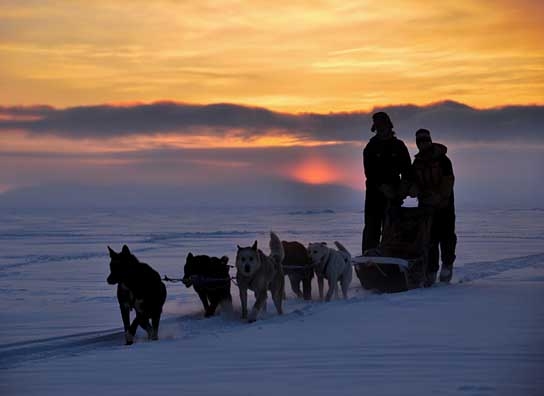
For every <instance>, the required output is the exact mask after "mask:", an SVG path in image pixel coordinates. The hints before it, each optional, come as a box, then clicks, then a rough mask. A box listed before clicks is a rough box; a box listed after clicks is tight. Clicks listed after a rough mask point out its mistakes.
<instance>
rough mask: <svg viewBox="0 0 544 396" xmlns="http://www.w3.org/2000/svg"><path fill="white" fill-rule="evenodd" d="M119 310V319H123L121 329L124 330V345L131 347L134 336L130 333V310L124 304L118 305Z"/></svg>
mask: <svg viewBox="0 0 544 396" xmlns="http://www.w3.org/2000/svg"><path fill="white" fill-rule="evenodd" d="M119 309H120V310H121V318H122V319H123V327H124V329H125V345H132V343H133V342H134V334H133V333H132V332H131V331H130V329H131V325H130V309H129V308H128V307H127V306H125V304H119ZM136 326H137V325H136Z"/></svg>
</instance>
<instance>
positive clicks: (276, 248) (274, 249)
mask: <svg viewBox="0 0 544 396" xmlns="http://www.w3.org/2000/svg"><path fill="white" fill-rule="evenodd" d="M270 257H272V258H273V259H274V261H275V262H276V264H278V265H281V263H282V262H283V259H284V258H285V250H283V244H282V243H281V241H280V238H278V236H277V235H276V234H275V233H273V232H270Z"/></svg>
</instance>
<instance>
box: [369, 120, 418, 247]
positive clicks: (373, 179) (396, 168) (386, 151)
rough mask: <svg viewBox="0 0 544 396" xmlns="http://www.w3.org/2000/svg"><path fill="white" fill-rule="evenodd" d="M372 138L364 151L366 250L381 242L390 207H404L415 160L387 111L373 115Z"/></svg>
mask: <svg viewBox="0 0 544 396" xmlns="http://www.w3.org/2000/svg"><path fill="white" fill-rule="evenodd" d="M372 120H373V122H374V123H373V125H372V128H371V131H372V132H376V136H374V137H372V138H371V139H370V141H369V142H368V144H367V145H366V147H365V149H364V151H363V164H364V168H365V176H366V195H365V226H364V229H363V242H362V251H363V253H364V252H365V251H366V250H368V249H373V248H376V247H377V246H378V244H379V243H380V238H381V234H382V225H383V222H384V219H385V212H386V209H387V208H388V207H390V206H400V205H401V204H402V200H403V198H404V197H405V196H406V193H405V192H404V193H403V191H401V190H402V188H401V177H402V179H403V180H404V179H406V180H408V179H410V176H409V174H410V172H411V160H410V154H409V153H408V149H407V148H406V146H405V144H404V143H403V142H402V140H400V139H397V138H396V137H395V132H393V123H392V122H391V119H390V118H389V116H388V115H387V114H386V113H384V112H381V111H380V112H377V113H375V114H373V115H372Z"/></svg>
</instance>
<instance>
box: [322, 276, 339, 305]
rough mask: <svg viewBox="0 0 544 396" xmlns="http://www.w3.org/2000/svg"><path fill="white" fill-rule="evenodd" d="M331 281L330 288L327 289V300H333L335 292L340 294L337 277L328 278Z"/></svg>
mask: <svg viewBox="0 0 544 396" xmlns="http://www.w3.org/2000/svg"><path fill="white" fill-rule="evenodd" d="M328 281H329V290H327V296H326V297H325V301H331V298H332V295H333V293H336V294H338V280H337V279H335V278H331V279H328Z"/></svg>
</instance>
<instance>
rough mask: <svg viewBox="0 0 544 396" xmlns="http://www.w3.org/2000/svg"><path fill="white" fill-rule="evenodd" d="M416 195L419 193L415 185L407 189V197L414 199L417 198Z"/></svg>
mask: <svg viewBox="0 0 544 396" xmlns="http://www.w3.org/2000/svg"><path fill="white" fill-rule="evenodd" d="M418 193H419V188H417V186H416V185H415V184H412V185H410V188H409V189H408V195H409V196H410V197H411V198H415V197H417V195H418Z"/></svg>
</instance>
